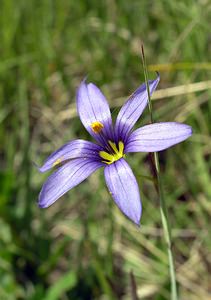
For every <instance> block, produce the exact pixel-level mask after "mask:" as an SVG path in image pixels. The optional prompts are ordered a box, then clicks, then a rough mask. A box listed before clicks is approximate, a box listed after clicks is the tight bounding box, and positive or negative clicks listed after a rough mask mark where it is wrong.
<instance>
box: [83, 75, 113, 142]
mask: <svg viewBox="0 0 211 300" xmlns="http://www.w3.org/2000/svg"><path fill="white" fill-rule="evenodd" d="M77 110H78V114H79V117H80V119H81V122H82V123H83V125H84V126H85V128H86V129H87V131H88V132H89V133H90V134H91V135H92V136H93V137H94V138H95V139H96V140H97V141H98V142H100V143H101V144H103V145H104V144H105V143H104V142H105V141H104V140H107V139H111V138H112V137H111V135H112V119H111V112H110V109H109V105H108V102H107V101H106V98H105V97H104V95H103V94H102V92H101V91H100V90H99V88H98V87H97V86H95V85H94V84H93V83H89V84H86V82H85V81H82V83H81V84H80V86H79V88H78V91H77ZM96 122H100V123H101V124H102V125H103V128H102V130H101V131H100V134H99V133H95V132H94V131H93V129H92V126H91V125H92V124H93V123H96Z"/></svg>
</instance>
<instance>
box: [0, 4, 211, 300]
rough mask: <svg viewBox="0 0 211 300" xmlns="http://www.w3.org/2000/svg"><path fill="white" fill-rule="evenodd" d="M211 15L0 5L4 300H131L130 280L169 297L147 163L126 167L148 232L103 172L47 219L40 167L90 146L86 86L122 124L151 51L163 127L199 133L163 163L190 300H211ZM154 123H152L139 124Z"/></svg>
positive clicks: (148, 7) (183, 286) (0, 266)
mask: <svg viewBox="0 0 211 300" xmlns="http://www.w3.org/2000/svg"><path fill="white" fill-rule="evenodd" d="M210 11H211V6H210V1H208V0H207V1H206V0H204V1H193V0H183V1H170V0H169V1H168V0H161V1H148V0H143V1H139V0H134V1H127V0H119V1H117V0H116V1H115V0H107V1H99V0H89V1H88V0H87V1H80V0H78V1H73V0H69V1H68V0H43V1H41V0H30V1H27V0H18V1H17V0H16V1H15V0H0V41H1V42H0V58H1V59H0V123H1V125H0V166H1V169H0V183H1V192H0V299H1V300H13V299H30V300H40V299H44V300H56V299H62V300H67V299H71V300H79V299H87V300H88V299H102V300H104V299H124V300H126V299H133V298H132V294H131V290H132V280H131V275H130V274H131V271H132V272H133V274H134V277H135V280H136V285H137V293H138V296H139V299H155V300H164V299H166V300H168V299H170V285H169V275H168V262H167V254H166V248H165V244H164V241H163V235H162V229H161V219H160V214H159V207H158V199H157V194H156V191H155V189H154V186H153V184H152V182H150V181H149V180H148V179H147V178H145V177H144V176H150V168H149V157H148V156H147V155H146V154H136V155H131V156H129V157H128V161H129V162H130V163H131V165H132V168H133V170H134V173H135V174H136V176H137V178H138V182H139V185H140V188H141V191H142V192H141V196H142V200H143V217H142V220H141V224H142V225H141V229H140V230H139V229H137V228H136V227H134V226H133V225H132V224H131V223H130V222H129V221H128V220H127V219H126V218H125V217H124V216H122V215H121V213H120V212H119V211H118V209H117V208H116V207H115V205H114V203H113V201H112V199H111V197H110V195H109V194H108V192H107V189H106V187H105V183H104V179H103V172H102V171H98V172H96V173H95V174H94V175H93V176H91V177H90V178H89V179H88V180H87V181H86V182H84V183H83V184H81V185H79V186H78V187H76V188H75V189H74V190H72V191H71V192H69V193H68V194H67V195H65V196H64V197H63V199H60V200H59V201H58V202H57V203H56V204H55V205H53V206H52V207H50V208H49V209H47V210H41V209H39V208H38V207H37V196H38V193H39V190H40V188H41V186H42V184H43V182H44V180H45V178H46V176H47V175H40V174H39V173H38V171H37V169H36V168H35V166H34V162H36V163H37V164H41V163H42V162H43V160H44V159H45V158H46V157H47V155H48V154H50V153H51V152H52V151H53V150H55V149H56V148H57V147H59V146H61V145H62V144H63V143H64V142H66V141H68V140H70V139H72V138H76V137H80V138H87V139H89V137H88V134H87V133H86V132H85V129H84V128H83V126H82V124H81V123H80V121H79V119H78V118H77V116H76V111H75V89H76V88H77V86H78V85H79V83H80V81H81V79H82V78H84V76H86V75H88V80H90V81H93V82H95V83H96V84H97V85H99V86H100V87H101V88H102V90H103V92H104V93H105V95H106V96H107V98H108V99H109V102H110V104H111V107H112V110H113V115H114V116H115V115H116V112H117V111H118V107H119V105H121V104H122V103H123V101H124V99H126V97H127V95H129V94H130V93H131V92H133V91H134V89H135V88H137V87H138V86H139V85H140V83H141V82H142V81H143V70H142V67H141V60H140V42H141V41H142V42H144V45H145V52H146V55H147V61H148V65H149V70H150V77H151V78H154V77H155V74H154V71H155V70H157V71H160V74H161V83H160V85H159V89H160V90H159V91H158V92H157V93H155V97H154V102H153V110H154V116H155V119H156V120H157V121H158V120H159V121H179V122H184V123H187V124H190V125H191V126H192V127H193V130H194V135H193V137H192V138H191V139H189V140H188V141H186V142H184V143H183V144H179V145H177V146H176V147H174V148H171V149H169V150H167V151H164V152H162V153H160V160H161V166H162V178H163V182H164V188H165V197H166V201H167V205H168V209H169V214H170V221H171V225H172V228H173V230H172V235H173V252H174V255H175V262H176V271H177V281H178V285H179V294H180V300H186V299H188V300H198V299H200V300H201V299H203V300H208V299H210V292H211V285H210V278H209V274H210V272H211V271H210V270H211V256H210V253H211V252H210V250H211V249H210V248H211V242H210V237H209V235H208V230H209V226H210V214H211V204H210V199H211V185H210V168H211V160H210V155H211V139H210V132H211V122H210V115H211V101H210V97H211V90H210V88H211V82H210V81H209V77H210V69H211V62H210V59H211V57H210V56H209V55H210V48H211V45H210V38H211V36H210V18H209V16H210ZM197 82H201V83H200V84H196V83H197ZM189 84H191V85H189ZM183 85H185V87H183ZM170 87H177V88H176V89H173V90H172V89H169V88H170ZM147 122H149V115H148V112H147V111H146V112H145V113H144V115H143V117H142V118H141V120H140V121H139V125H141V124H144V123H145V124H146V123H147ZM134 299H135V298H134Z"/></svg>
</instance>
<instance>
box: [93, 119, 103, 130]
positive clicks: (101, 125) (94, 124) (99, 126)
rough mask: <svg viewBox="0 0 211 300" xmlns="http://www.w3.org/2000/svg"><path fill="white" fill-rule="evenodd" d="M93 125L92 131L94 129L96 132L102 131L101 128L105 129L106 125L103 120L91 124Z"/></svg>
mask: <svg viewBox="0 0 211 300" xmlns="http://www.w3.org/2000/svg"><path fill="white" fill-rule="evenodd" d="M91 127H92V131H94V133H100V132H101V130H102V129H103V127H104V125H103V124H102V123H101V122H99V121H96V122H93V123H92V124H91Z"/></svg>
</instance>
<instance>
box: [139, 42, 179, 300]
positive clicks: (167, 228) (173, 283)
mask: <svg viewBox="0 0 211 300" xmlns="http://www.w3.org/2000/svg"><path fill="white" fill-rule="evenodd" d="M141 53H142V62H143V69H144V78H145V82H146V87H147V93H148V107H149V113H150V120H151V123H154V122H153V114H152V104H151V97H150V90H149V83H148V73H147V66H146V59H145V55H144V48H143V45H142V46H141ZM154 160H155V169H156V177H157V185H158V194H159V202H160V213H161V220H162V225H163V231H164V238H165V241H166V245H167V253H168V260H169V272H170V279H171V300H178V297H177V284H176V273H175V267H174V258H173V253H172V244H171V228H170V224H169V219H168V211H167V207H166V202H165V199H164V195H163V189H162V182H161V176H160V164H159V158H158V153H157V152H154Z"/></svg>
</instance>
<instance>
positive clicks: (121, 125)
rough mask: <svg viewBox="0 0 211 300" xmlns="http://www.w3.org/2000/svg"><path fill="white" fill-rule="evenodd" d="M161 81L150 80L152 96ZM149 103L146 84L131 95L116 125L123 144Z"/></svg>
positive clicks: (158, 78) (116, 132) (117, 135)
mask: <svg viewBox="0 0 211 300" xmlns="http://www.w3.org/2000/svg"><path fill="white" fill-rule="evenodd" d="M159 80H160V77H159V76H158V77H157V78H156V79H155V80H149V90H150V94H152V93H153V91H154V90H155V89H156V87H157V85H158V82H159ZM147 101H148V93H147V88H146V84H145V83H144V84H142V85H141V86H140V87H139V88H138V89H137V90H136V91H135V92H134V93H133V94H132V95H131V97H130V98H129V99H128V100H127V101H126V103H125V104H124V105H123V106H122V108H121V109H120V111H119V114H118V116H117V120H116V124H115V134H116V138H117V140H120V139H121V140H122V141H123V142H126V138H127V136H128V133H129V132H130V130H131V129H132V128H133V126H134V124H135V123H136V121H137V120H138V119H139V117H140V116H141V114H142V112H143V110H144V109H145V107H146V105H147Z"/></svg>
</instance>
